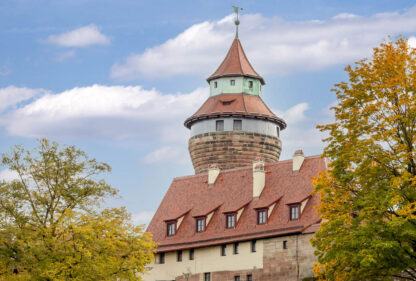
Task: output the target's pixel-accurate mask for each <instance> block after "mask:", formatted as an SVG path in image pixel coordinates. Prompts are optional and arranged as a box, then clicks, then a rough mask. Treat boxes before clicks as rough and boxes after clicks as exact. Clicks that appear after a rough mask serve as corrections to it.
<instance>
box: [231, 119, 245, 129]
mask: <svg viewBox="0 0 416 281" xmlns="http://www.w3.org/2000/svg"><path fill="white" fill-rule="evenodd" d="M236 124H239V126H240V128H236V127H237V126H236ZM242 130H243V120H242V119H234V120H233V131H242Z"/></svg>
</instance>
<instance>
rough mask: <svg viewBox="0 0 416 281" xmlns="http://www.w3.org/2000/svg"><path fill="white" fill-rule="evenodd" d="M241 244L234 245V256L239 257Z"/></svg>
mask: <svg viewBox="0 0 416 281" xmlns="http://www.w3.org/2000/svg"><path fill="white" fill-rule="evenodd" d="M239 246H240V244H239V243H238V242H236V243H234V255H238V247H239Z"/></svg>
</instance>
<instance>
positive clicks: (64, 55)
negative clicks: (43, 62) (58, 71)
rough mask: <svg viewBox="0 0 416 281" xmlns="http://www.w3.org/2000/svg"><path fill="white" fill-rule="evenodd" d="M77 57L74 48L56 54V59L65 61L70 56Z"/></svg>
mask: <svg viewBox="0 0 416 281" xmlns="http://www.w3.org/2000/svg"><path fill="white" fill-rule="evenodd" d="M73 57H75V51H74V50H70V51H67V52H63V53H59V54H57V55H56V56H55V59H54V60H55V61H57V62H63V61H65V60H67V59H69V58H73Z"/></svg>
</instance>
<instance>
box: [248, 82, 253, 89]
mask: <svg viewBox="0 0 416 281" xmlns="http://www.w3.org/2000/svg"><path fill="white" fill-rule="evenodd" d="M248 87H249V88H250V89H253V81H248Z"/></svg>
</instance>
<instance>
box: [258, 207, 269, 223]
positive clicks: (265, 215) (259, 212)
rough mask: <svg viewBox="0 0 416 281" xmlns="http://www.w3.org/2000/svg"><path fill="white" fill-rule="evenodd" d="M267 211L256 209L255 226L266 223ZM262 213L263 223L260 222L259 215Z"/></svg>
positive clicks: (265, 209)
mask: <svg viewBox="0 0 416 281" xmlns="http://www.w3.org/2000/svg"><path fill="white" fill-rule="evenodd" d="M268 211H269V210H268V209H267V208H262V209H257V224H259V225H260V224H266V223H267V221H268V215H269V214H268V213H269V212H268ZM263 212H264V218H263V219H264V221H263V222H260V214H261V213H263Z"/></svg>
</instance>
